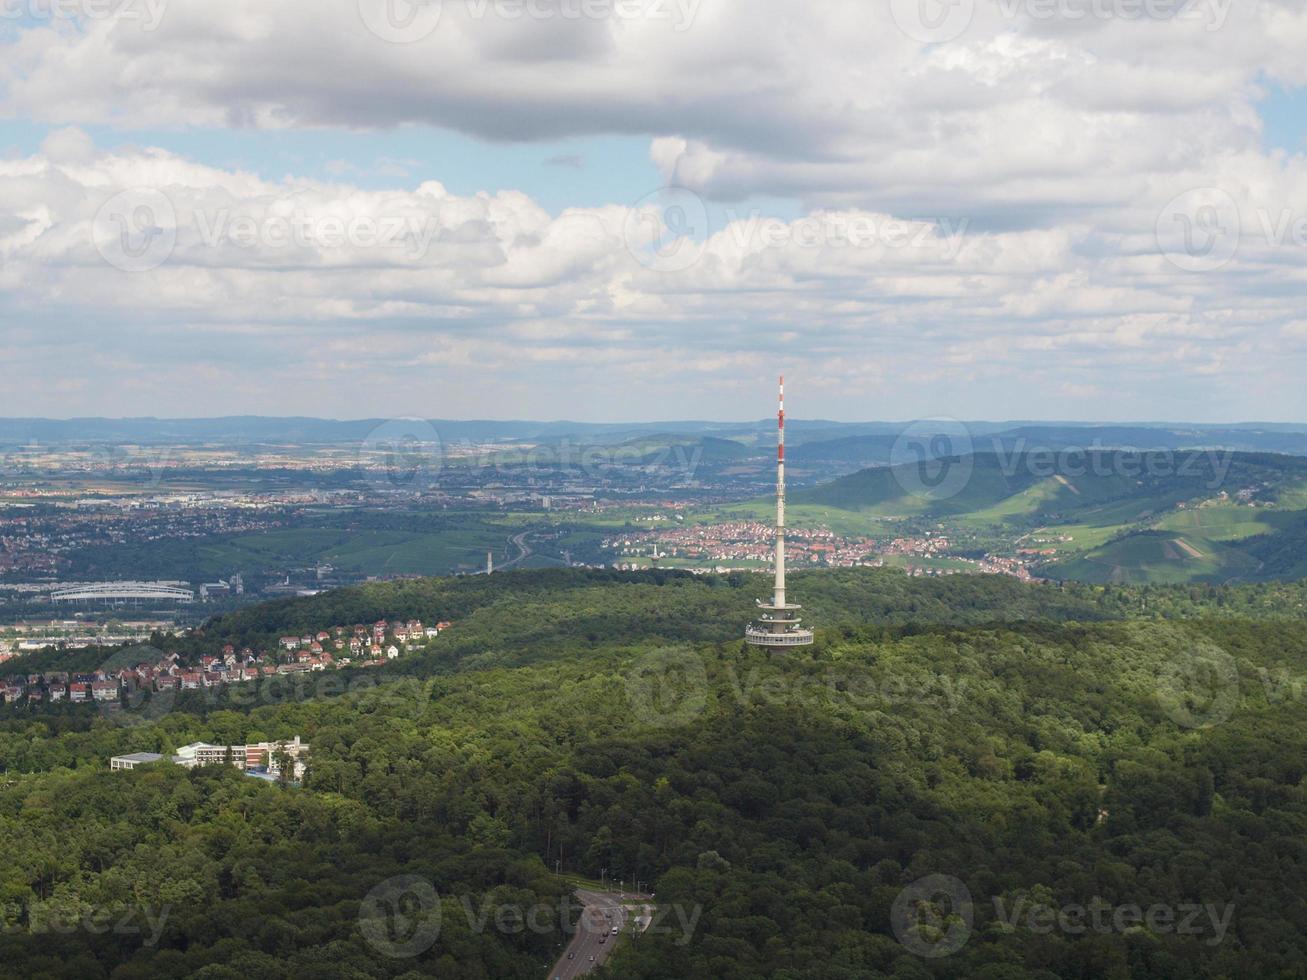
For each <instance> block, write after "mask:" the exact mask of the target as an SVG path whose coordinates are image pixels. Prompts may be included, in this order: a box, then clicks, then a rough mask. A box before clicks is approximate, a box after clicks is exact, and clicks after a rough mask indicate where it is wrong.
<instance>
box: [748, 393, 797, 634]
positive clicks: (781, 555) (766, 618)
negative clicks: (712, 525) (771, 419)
mask: <svg viewBox="0 0 1307 980" xmlns="http://www.w3.org/2000/svg"><path fill="white" fill-rule="evenodd" d="M775 564H776V585H775V589H774V591H773V592H772V600H771V602H770V603H765V602H762V601H761V600H759V602H758V609H759V611H760V612H761V613H762V617H761V622H759V623H758V624H757V625H754V624H752V623H750V624H749V627H748V629H746V630H745V631H744V641H745V642H746V643H749V644H751V645H752V646H756V647H766V648H768V649H769V650H771V651H772V652H776V651H778V650H784V649H788V648H790V647H803V646H809V645H810V644H811V643H812V640H813V636H812V631H811V630H806V629H803V628H802V626H800V625H799V624H800V622H801V620H800V619H799V615H798V614H799V609H800V608H801V607H800V606H798V605H796V604H794V603H791V602H787V601H786V598H785V376H784V375H781V379H780V388H779V407H778V411H777V414H776V558H775Z"/></svg>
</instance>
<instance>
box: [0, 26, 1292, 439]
mask: <svg viewBox="0 0 1307 980" xmlns="http://www.w3.org/2000/svg"><path fill="white" fill-rule="evenodd" d="M1305 50H1307V12H1304V9H1303V5H1302V4H1301V2H1300V0H1260V2H1256V0H867V2H862V3H850V2H848V0H804V2H799V0H789V2H774V0H443V2H440V0H423V2H419V3H416V4H414V3H412V2H410V0H223V2H215V0H0V357H2V358H3V362H4V364H5V367H6V369H7V370H6V371H5V374H4V379H3V386H2V387H0V415H11V416H12V415H45V416H56V417H68V416H78V415H115V416H116V415H159V416H192V415H228V414H272V415H320V416H329V417H337V418H360V417H377V416H392V415H425V416H429V417H487V418H562V417H566V418H576V419H587V420H625V419H670V418H691V417H695V418H720V419H743V418H757V417H761V416H764V415H765V414H767V413H768V412H769V411H770V409H771V404H772V395H771V388H770V386H771V384H772V378H773V377H774V375H775V374H776V373H777V372H778V369H783V370H784V372H785V373H786V374H787V375H788V376H789V379H790V391H789V395H790V402H791V404H790V408H791V411H792V413H793V414H795V415H797V416H801V417H815V416H821V417H826V418H837V419H850V420H852V419H907V418H916V417H938V416H949V417H964V418H1059V419H1103V420H1121V419H1136V420H1194V421H1246V420H1269V421H1303V420H1307V393H1305V392H1307V386H1305V385H1304V384H1303V380H1302V379H1303V377H1304V368H1307V358H1305V357H1304V347H1305V345H1307V306H1305V304H1304V302H1303V300H1304V296H1307V289H1305V288H1304V286H1305V283H1307V158H1305V157H1304V154H1305V153H1307V88H1304V86H1307V60H1305V59H1304V58H1303V57H1302V53H1303V51H1305Z"/></svg>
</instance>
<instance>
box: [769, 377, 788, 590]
mask: <svg viewBox="0 0 1307 980" xmlns="http://www.w3.org/2000/svg"><path fill="white" fill-rule="evenodd" d="M779 393H780V408H779V410H778V412H777V414H776V588H775V592H774V594H773V597H772V605H775V606H784V605H785V375H783V374H782V375H781V379H780V388H779Z"/></svg>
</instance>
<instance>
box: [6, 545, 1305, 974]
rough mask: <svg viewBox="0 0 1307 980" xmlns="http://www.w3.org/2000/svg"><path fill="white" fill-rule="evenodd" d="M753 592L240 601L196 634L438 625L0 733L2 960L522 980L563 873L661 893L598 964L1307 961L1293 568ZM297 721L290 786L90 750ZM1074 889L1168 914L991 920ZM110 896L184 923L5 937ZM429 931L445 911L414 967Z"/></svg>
mask: <svg viewBox="0 0 1307 980" xmlns="http://www.w3.org/2000/svg"><path fill="white" fill-rule="evenodd" d="M762 584H764V583H763V582H761V581H760V580H759V579H757V578H755V577H745V576H738V577H733V578H715V577H706V578H700V577H694V576H689V575H684V574H675V573H668V572H661V573H656V574H650V575H620V574H617V573H599V572H580V571H558V572H523V573H506V574H502V575H496V576H493V577H489V578H487V577H479V578H467V579H455V580H449V579H444V580H441V579H434V580H424V581H410V582H400V583H391V584H385V585H370V586H366V587H363V588H359V589H351V590H345V591H343V592H341V593H335V594H326V595H321V596H316V597H312V598H308V599H302V600H292V601H286V602H280V603H274V604H269V605H267V606H264V607H259V608H255V609H251V610H247V611H243V612H240V613H235V614H232V615H230V616H227V617H224V618H223V619H221V620H217V621H214V622H212V623H210V624H209V625H208V627H207V628H206V629H205V631H204V633H203V635H202V636H197V637H195V638H193V640H192V641H191V642H192V643H193V645H194V647H195V651H199V650H202V649H211V648H212V647H213V645H214V644H219V643H222V642H226V641H235V640H242V639H248V640H250V641H252V642H259V641H260V638H263V637H268V636H275V635H276V634H277V633H278V632H281V631H285V630H295V629H298V628H308V627H310V626H312V625H317V626H326V625H330V624H332V623H335V622H351V621H355V620H361V621H367V620H368V619H370V618H372V617H374V616H379V615H389V616H395V617H398V616H403V615H411V614H417V615H423V616H427V617H433V616H436V615H441V614H443V615H448V616H449V617H451V618H452V619H453V620H454V624H455V625H454V627H453V628H452V629H451V630H450V631H448V632H447V633H446V634H444V635H442V636H441V637H439V638H437V639H435V640H433V641H432V642H431V644H430V645H429V647H428V648H427V650H426V651H425V652H423V653H420V654H415V655H412V656H410V657H406V658H401V660H399V661H397V662H396V663H395V665H393V667H391V668H387V669H386V670H385V671H384V672H383V673H382V674H379V675H370V674H369V675H366V677H364V678H362V679H360V680H359V681H357V682H356V681H351V680H347V679H344V678H342V679H341V680H339V681H336V682H333V683H331V684H326V683H308V684H306V685H304V686H302V687H300V688H289V689H287V688H278V689H277V690H276V691H273V690H268V691H264V692H261V693H260V692H258V691H256V692H255V693H254V695H253V696H252V697H249V696H247V697H242V698H239V699H217V698H214V697H204V696H197V697H196V698H193V699H192V700H191V702H190V703H189V704H184V703H182V702H179V703H178V710H174V711H172V712H170V713H168V714H166V715H163V716H161V717H156V716H153V715H150V714H149V713H148V712H147V713H145V714H143V715H141V716H140V717H135V716H134V715H131V714H130V713H119V714H112V713H111V714H109V715H106V716H105V717H99V716H97V715H96V713H95V711H94V709H80V708H79V709H73V708H71V707H67V706H65V707H63V708H62V709H61V710H60V711H59V712H58V713H55V714H50V715H48V716H44V717H39V716H37V717H34V716H33V714H32V712H31V711H30V710H28V709H19V713H18V714H17V715H15V714H14V713H13V712H11V713H9V714H8V715H3V714H0V767H2V769H3V773H4V779H3V780H0V838H2V839H3V840H4V841H5V844H6V851H7V853H10V854H15V855H22V856H23V859H22V861H21V862H12V863H10V864H8V865H7V866H6V867H5V868H4V869H3V871H0V886H3V890H2V891H0V901H2V902H3V903H4V906H3V908H4V914H5V915H6V919H7V922H10V923H14V924H15V925H16V927H13V928H8V929H6V930H5V931H4V933H3V934H0V957H2V960H0V962H3V963H5V964H6V967H9V968H12V969H14V970H15V971H16V972H17V973H18V974H20V975H26V976H46V975H49V976H68V977H72V976H77V977H109V976H110V975H112V977H114V978H115V980H117V978H135V977H147V976H148V977H182V976H191V975H202V976H205V977H218V978H224V980H225V978H229V977H230V978H236V977H242V978H263V977H269V978H271V977H280V976H288V975H289V976H309V977H331V978H335V977H341V978H343V977H352V978H359V977H376V978H383V977H399V976H404V977H424V976H433V977H436V976H438V977H460V978H462V977H466V978H474V977H478V978H484V977H495V978H506V980H512V978H519V977H520V978H524V980H525V978H533V980H535V978H538V977H540V976H542V975H543V971H544V969H545V968H546V967H547V966H548V964H549V962H550V960H551V958H552V956H553V955H554V951H555V950H556V949H557V945H558V943H559V942H560V941H561V939H562V937H563V930H564V929H565V928H568V927H570V925H571V924H572V923H573V922H574V921H575V914H576V912H575V908H574V907H573V908H572V909H571V910H570V911H569V910H568V909H567V908H566V907H565V906H564V902H565V895H566V893H567V892H568V891H569V890H570V888H571V887H572V885H571V884H566V883H564V881H563V880H562V879H560V878H556V877H555V876H554V875H553V874H552V872H553V870H554V869H555V868H561V869H562V870H563V871H564V872H566V873H568V874H571V875H579V876H583V877H586V878H596V877H597V876H599V875H600V874H601V873H603V874H606V875H611V876H618V877H623V878H625V879H626V880H627V881H628V882H629V881H630V880H631V879H633V878H639V879H641V880H644V881H647V882H649V885H648V887H649V888H650V889H652V890H653V891H654V892H656V895H657V904H658V906H659V908H660V909H661V910H662V912H661V913H660V918H659V921H660V923H662V926H661V927H660V928H658V929H656V930H654V929H651V930H650V931H649V932H648V933H646V934H645V935H644V936H642V937H641V938H640V940H639V941H638V942H632V941H630V940H627V939H625V937H623V938H624V941H622V942H621V943H620V944H619V945H618V947H617V954H616V959H615V960H614V962H613V963H612V965H611V966H610V967H608V968H607V972H605V973H601V974H599V975H598V976H599V977H600V978H601V980H602V978H603V977H622V978H624V980H627V978H635V980H654V978H671V977H675V978H689V980H753V978H758V977H771V978H776V980H782V978H784V980H826V978H832V977H837V978H855V977H856V978H873V980H874V978H888V977H898V978H907V977H917V978H920V977H928V976H941V977H943V976H957V977H989V978H994V980H1047V978H1049V977H1067V978H1079V977H1088V976H1094V977H1122V978H1125V977H1130V976H1149V977H1157V978H1172V977H1173V978H1177V980H1178V978H1211V980H1216V978H1225V977H1228V978H1245V977H1246V978H1253V977H1257V978H1261V977H1267V976H1286V977H1287V976H1295V975H1301V974H1302V973H1304V972H1307V938H1304V937H1307V930H1304V929H1303V928H1302V926H1303V923H1304V921H1305V920H1304V915H1305V914H1307V906H1304V901H1303V899H1302V894H1303V885H1304V884H1307V880H1305V876H1304V873H1303V871H1302V867H1303V863H1304V860H1307V854H1304V852H1303V844H1302V842H1303V840H1304V830H1305V829H1307V796H1304V794H1303V791H1302V780H1303V776H1304V772H1303V767H1302V763H1301V761H1300V760H1302V759H1303V758H1307V734H1305V733H1307V725H1305V724H1304V722H1307V706H1305V705H1304V702H1303V700H1302V699H1301V698H1300V697H1297V696H1296V695H1295V693H1294V692H1295V691H1296V687H1294V683H1293V679H1294V678H1296V677H1301V676H1303V675H1304V672H1307V631H1304V630H1303V629H1302V625H1303V621H1304V617H1307V587H1305V586H1303V585H1301V584H1296V585H1278V584H1272V585H1262V586H1246V587H1240V588H1209V587H1196V586H1185V587H1147V588H1142V589H1137V588H1131V587H1094V586H1082V585H1068V586H1065V587H1058V586H1024V585H1021V584H1019V583H1017V582H1014V581H1011V580H1007V579H999V578H993V577H969V576H961V577H957V578H953V579H947V580H930V581H927V580H914V579H909V578H906V577H904V576H901V575H897V574H894V573H891V572H888V571H873V570H856V571H850V572H837V573H828V574H807V575H799V576H796V577H795V581H794V588H795V595H796V597H797V598H799V599H801V600H802V601H803V602H804V603H805V604H806V605H807V609H808V613H809V616H810V617H811V622H812V623H813V624H814V625H815V626H816V627H817V629H818V644H817V646H816V647H814V648H813V649H812V650H810V651H807V652H805V653H803V654H800V655H794V656H786V657H783V658H779V659H772V658H770V657H768V656H767V655H765V654H760V653H759V652H758V651H756V650H754V649H752V648H748V647H746V646H745V645H744V644H743V643H742V642H740V640H739V639H738V637H739V630H740V628H741V625H742V622H743V619H744V618H745V615H747V610H748V607H749V605H750V603H751V601H752V598H753V597H754V596H755V595H757V594H758V592H759V586H760V585H762ZM1163 617H1164V618H1163ZM1210 669H1214V670H1215V675H1214V679H1215V682H1214V683H1212V678H1210V677H1209V676H1208V675H1209V672H1210ZM363 680H366V681H367V683H363ZM196 693H197V695H198V694H199V693H200V692H196ZM34 735H36V737H34ZM293 735H301V736H302V737H304V738H305V739H306V740H307V741H309V742H310V744H311V745H312V756H311V762H310V770H309V774H308V776H307V778H306V781H305V784H304V785H303V786H302V787H281V786H275V785H272V784H269V783H266V782H262V781H259V780H252V779H248V778H246V777H243V776H241V775H240V774H239V773H237V772H235V771H233V770H231V769H226V768H222V767H213V768H201V769H196V770H193V771H186V770H182V769H179V768H177V767H174V766H170V765H166V764H161V765H159V766H156V767H150V768H145V769H141V770H137V771H136V772H131V773H110V772H108V771H106V769H105V761H104V760H105V759H106V758H108V756H110V755H112V754H115V753H119V752H125V751H150V750H154V751H158V750H161V749H166V748H168V747H171V746H176V745H180V744H184V743H186V742H190V741H195V740H207V741H211V742H215V743H218V744H223V743H231V742H236V741H242V740H256V739H265V738H285V737H291V736H293ZM932 875H934V876H938V875H943V876H945V878H944V879H943V880H944V881H945V882H946V884H947V888H948V889H951V890H952V891H953V893H954V894H955V896H962V897H963V899H964V902H963V904H962V905H960V906H959V905H956V904H955V905H954V906H953V907H952V910H951V911H952V912H954V913H956V914H963V913H964V914H965V917H964V918H959V919H946V920H943V926H945V927H947V928H948V932H947V935H948V936H949V940H950V941H949V944H948V946H947V948H945V947H944V946H941V944H940V940H941V939H942V938H944V936H945V935H946V933H945V931H944V929H943V928H942V927H940V928H937V927H936V926H935V925H932V922H934V923H939V922H940V921H941V920H939V919H938V918H934V917H933V916H932V915H925V914H922V910H920V909H915V910H914V911H913V912H912V914H910V915H907V916H906V918H905V915H904V913H903V907H904V903H905V901H909V902H910V901H912V900H913V896H918V893H919V891H920V889H921V888H922V887H925V886H924V884H923V883H925V882H938V881H939V880H940V879H937V878H931V877H930V876H932ZM402 876H415V877H410V878H406V879H404V880H417V881H420V882H426V883H428V887H430V888H431V889H432V896H433V897H432V899H431V902H432V903H434V904H420V905H417V906H412V905H410V906H408V907H407V912H406V913H405V914H406V915H407V916H408V917H409V928H408V929H406V930H401V931H400V932H399V933H398V934H395V933H393V932H392V933H387V932H386V931H385V930H384V929H383V930H382V931H381V932H380V933H379V932H378V931H377V930H376V929H374V928H372V926H373V925H375V924H376V923H374V922H373V919H372V918H370V917H371V916H376V915H377V914H378V910H377V909H376V908H375V899H374V898H370V896H375V895H376V894H377V889H378V888H381V887H383V886H385V884H386V883H387V882H392V881H394V880H396V879H398V878H401V877H402ZM918 897H920V898H921V899H922V900H923V901H924V900H925V899H926V898H928V897H929V896H928V895H926V896H918ZM955 901H956V899H955ZM1095 902H1099V903H1105V904H1106V906H1107V907H1108V908H1110V909H1117V908H1128V907H1131V906H1137V907H1139V908H1141V909H1149V908H1154V907H1160V908H1168V909H1172V910H1174V913H1175V914H1174V916H1173V918H1172V919H1171V920H1170V925H1169V926H1168V924H1167V921H1166V920H1163V919H1161V918H1154V919H1153V920H1151V923H1150V924H1147V925H1145V924H1143V923H1138V924H1136V923H1134V921H1133V920H1131V921H1130V922H1128V923H1127V924H1126V925H1125V926H1123V927H1122V928H1119V929H1117V928H1114V927H1108V928H1105V929H1096V930H1086V931H1081V932H1077V931H1074V930H1055V931H1053V932H1049V931H1046V930H1043V929H1042V927H1041V926H1040V925H1039V921H1040V920H1039V919H1031V920H1029V921H1027V919H1026V917H1025V915H1024V914H1021V915H1019V916H1018V917H1017V918H1016V919H1015V920H1013V918H1012V909H1013V907H1014V904H1015V905H1016V906H1017V907H1018V908H1030V907H1032V906H1033V908H1034V909H1036V910H1037V911H1038V912H1039V914H1040V916H1041V918H1042V917H1043V916H1044V915H1045V909H1046V908H1052V909H1060V908H1067V907H1087V906H1091V905H1092V904H1093V903H1095ZM128 904H130V905H131V906H132V907H135V908H137V909H138V910H139V909H141V908H145V909H149V910H150V911H151V915H152V916H153V917H154V918H155V919H158V917H159V916H158V913H159V912H160V910H162V909H164V908H165V907H166V908H167V915H166V916H164V917H163V921H162V925H161V927H160V929H159V931H158V934H157V937H155V938H156V940H157V941H154V942H151V943H146V942H143V941H141V937H124V936H123V935H118V934H112V933H110V934H101V933H97V932H93V931H89V930H80V929H72V930H68V931H64V932H60V933H57V934H55V935H53V936H52V935H50V934H49V933H47V932H39V931H34V930H31V929H28V928H24V926H25V925H27V924H30V923H31V922H33V921H37V922H40V921H44V922H47V923H49V922H52V921H60V920H59V918H58V917H59V916H60V915H63V916H67V915H69V914H74V915H75V914H77V912H76V910H79V909H92V908H98V909H106V910H120V909H121V908H123V907H124V906H125V905H128ZM1208 908H1210V909H1212V910H1213V915H1212V916H1210V917H1209V916H1207V915H1205V914H1204V916H1203V917H1202V918H1201V920H1200V919H1199V918H1198V917H1194V918H1188V919H1186V916H1187V915H1188V910H1190V909H1202V910H1205V909H1208ZM530 909H537V910H539V912H540V914H539V916H538V921H540V922H541V923H543V925H541V926H540V927H539V928H537V929H525V930H522V929H517V928H509V927H508V925H505V926H502V927H488V928H478V927H477V922H478V921H480V920H479V918H478V916H479V914H480V913H481V912H482V911H483V910H488V913H487V914H488V918H487V919H486V920H485V921H487V922H492V923H493V922H495V921H496V918H495V916H496V915H503V916H505V917H504V918H502V919H501V920H499V921H501V922H504V923H508V924H509V925H511V924H512V923H514V922H520V921H521V916H522V915H523V914H524V912H525V911H526V910H530ZM424 910H425V911H424ZM468 910H471V911H470V912H469V911H468ZM514 910H516V911H514ZM948 911H950V910H947V909H946V910H942V911H941V912H940V914H941V915H942V914H945V913H946V912H948ZM433 913H438V922H439V925H440V927H439V928H437V929H435V930H433V931H432V932H431V933H427V934H425V938H424V940H423V941H422V942H421V943H418V944H417V945H416V946H414V947H412V948H411V949H410V948H407V947H402V946H401V945H400V940H401V939H403V938H405V937H408V936H411V935H412V934H413V932H414V928H413V926H414V924H415V923H420V922H422V921H425V920H424V919H422V918H420V917H419V918H417V919H414V916H419V915H420V914H421V915H426V916H430V915H432V914H433ZM469 915H470V916H471V918H470V919H469ZM140 917H141V918H142V922H143V921H144V918H143V916H140ZM1181 919H1185V921H1189V922H1190V923H1191V924H1193V927H1192V928H1188V929H1185V930H1180V929H1178V928H1176V927H1175V925H1176V923H1177V922H1178V921H1180V920H1181ZM954 921H956V922H957V923H959V925H960V926H961V928H960V930H959V931H954V930H953V927H952V926H951V925H949V923H951V922H954ZM1109 922H1110V916H1109ZM249 923H262V925H261V926H260V927H259V928H255V929H250V928H249V927H248V924H249ZM391 925H395V923H394V922H392V923H391ZM419 931H420V930H419ZM53 948H57V949H58V953H59V961H58V962H59V964H61V965H58V966H56V965H55V963H56V961H55V960H54V959H53V958H52V957H51V950H52V949H53ZM397 949H398V950H400V952H399V953H398V954H397V952H396V951H397ZM939 954H945V955H939ZM201 967H204V969H203V972H202V973H201V972H200V970H201Z"/></svg>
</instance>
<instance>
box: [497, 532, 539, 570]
mask: <svg viewBox="0 0 1307 980" xmlns="http://www.w3.org/2000/svg"><path fill="white" fill-rule="evenodd" d="M530 533H531V532H530V531H523V532H522V533H521V534H515V535H513V536H512V537H511V538H509V539H508V540H509V541H511V542H512V543H513V544H514V545H515V546H516V547H517V550H518V555H517V557H516V558H511V559H509V560H508V561H506V562H504V563H503V564H502V565H500V566H499V567H500V568H511V567H512V566H513V565H516V564H517V563H518V562H520V561H522V560H523V559H525V558H529V557H531V546H530V545H529V544H527V543H526V536H527V535H528V534H530Z"/></svg>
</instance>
